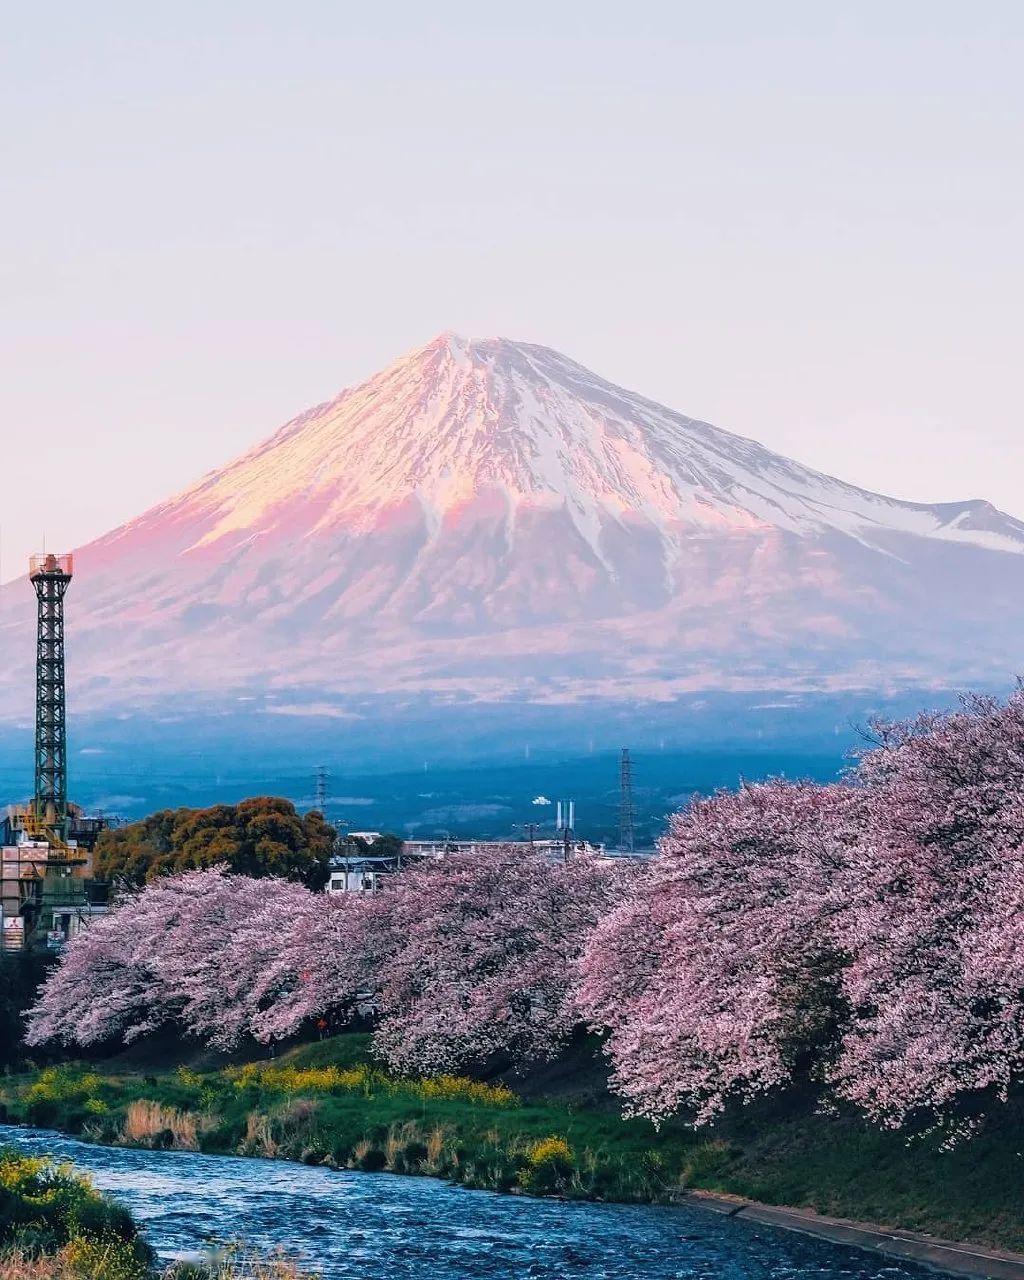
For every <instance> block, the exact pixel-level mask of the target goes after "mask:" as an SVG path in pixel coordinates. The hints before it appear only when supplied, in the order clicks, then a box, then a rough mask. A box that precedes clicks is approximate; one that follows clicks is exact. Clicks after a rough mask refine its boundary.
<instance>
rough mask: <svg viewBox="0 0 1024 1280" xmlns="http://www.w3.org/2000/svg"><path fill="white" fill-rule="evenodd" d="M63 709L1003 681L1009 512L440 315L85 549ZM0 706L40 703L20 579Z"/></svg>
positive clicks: (1020, 629)
mask: <svg viewBox="0 0 1024 1280" xmlns="http://www.w3.org/2000/svg"><path fill="white" fill-rule="evenodd" d="M75 556H76V566H75V581H74V583H73V585H72V589H71V593H70V594H69V597H68V614H69V624H68V630H69V639H68V652H69V673H70V677H71V683H72V694H73V696H74V698H76V699H77V700H78V703H77V705H81V706H87V707H91V708H96V709H98V708H105V709H114V708H116V707H118V706H130V705H139V704H140V702H142V703H145V702H146V701H147V700H149V699H153V698H165V697H169V698H174V699H176V700H177V701H178V703H179V704H180V705H185V706H187V705H188V702H189V699H192V698H197V699H202V700H204V702H206V703H209V702H210V701H211V700H212V701H213V702H214V703H216V702H217V701H218V700H224V701H225V703H233V702H235V701H237V700H238V699H239V698H242V699H245V698H251V697H256V696H259V697H261V698H262V697H269V698H271V699H274V700H276V701H277V703H278V705H279V707H280V708H281V709H295V710H297V711H306V712H309V713H311V714H312V713H316V712H318V713H320V714H332V715H333V714H343V712H341V711H340V710H339V708H342V707H343V706H344V705H345V700H346V699H347V698H350V697H358V696H360V695H363V694H367V693H387V694H391V695H397V696H406V697H424V696H425V697H429V698H432V699H439V700H441V701H444V700H445V699H455V698H458V699H466V698H469V699H471V700H475V701H477V702H481V701H484V702H487V701H491V702H493V701H501V700H504V699H509V698H514V699H527V700H530V701H534V702H537V703H549V704H564V703H567V702H574V701H580V700H590V699H602V700H613V701H620V702H625V701H629V702H631V703H636V702H647V701H667V700H671V699H673V698H675V697H678V696H680V695H683V694H693V693H695V692H698V691H702V690H708V691H770V690H775V691H785V692H787V693H790V694H791V693H794V692H813V691H831V692H833V693H834V692H836V691H842V690H867V691H870V690H877V689H891V688H896V687H899V688H909V687H916V686H925V687H927V686H932V687H938V686H942V687H948V686H949V685H951V684H952V685H967V684H969V685H979V686H993V685H996V684H1006V683H1007V682H1008V680H1009V679H1010V678H1011V676H1012V674H1013V673H1014V672H1015V671H1016V670H1017V669H1018V668H1019V667H1020V666H1021V662H1022V655H1024V524H1022V523H1021V522H1020V521H1018V520H1015V519H1013V518H1012V517H1010V516H1008V515H1005V514H1004V513H1002V512H1000V511H998V510H997V509H996V508H994V507H993V506H992V505H990V504H989V503H987V502H984V501H979V500H972V501H965V502H954V503H936V504H922V503H913V502H902V501H898V500H896V499H894V498H888V497H883V496H880V495H878V494H875V493H870V492H867V491H865V490H863V489H860V488H856V487H855V486H853V485H849V484H845V483H843V482H842V481H840V480H837V479H834V478H832V477H830V476H827V475H823V474H821V473H819V472H817V471H814V470H811V469H810V468H808V467H804V466H801V465H799V464H798V463H796V462H793V461H790V460H788V459H786V458H784V457H781V456H780V455H778V454H775V453H773V452H771V451H770V450H768V449H766V448H764V447H762V446H761V445H759V444H756V443H755V442H753V441H751V440H747V439H743V438H741V437H739V436H736V435H732V434H730V433H729V432H727V431H724V430H721V429H719V428H717V427H713V426H710V425H708V424H707V423H704V422H698V421H695V420H694V419H692V418H687V417H685V416H683V415H682V414H680V413H676V412H674V411H672V410H670V409H666V408H663V407H662V406H660V405H658V404H655V403H654V402H652V401H650V400H647V399H645V398H644V397H642V396H640V395H637V394H635V393H633V392H631V391H626V390H623V389H622V388H621V387H617V386H614V385H612V384H611V383H609V382H606V381H605V380H604V379H602V378H600V377H598V376H597V375H596V374H593V373H591V372H589V371H588V370H587V369H585V368H583V367H582V366H581V365H579V364H576V363H575V362H573V361H572V360H570V359H567V358H566V357H565V356H562V355H559V354H558V353H557V352H555V351H552V350H549V349H548V348H545V347H541V346H534V345H530V344H528V343H523V342H512V341H508V340H505V339H482V340H466V339H463V338H459V337H456V336H455V335H453V334H450V333H446V334H443V335H441V336H440V337H438V338H436V339H435V340H434V341H433V342H431V343H429V344H428V345H427V346H424V347H422V348H420V349H418V350H416V351H413V352H411V353H410V354H408V355H406V356H404V357H402V358H401V359H399V360H397V361H396V362H395V363H393V364H391V365H390V366H389V367H387V368H386V369H384V370H383V371H382V372H381V373H379V374H377V375H376V376H375V377H373V378H371V379H369V380H368V381H366V382H364V383H362V384H361V385H359V386H355V387H351V388H349V389H347V390H345V391H343V392H342V393H341V394H340V395H338V396H337V397H336V398H335V399H333V400H330V401H328V402H326V403H324V404H321V405H318V406H316V407H315V408H313V409H309V410H307V411H306V412H305V413H302V414H300V416H299V417H297V418H294V419H293V420H292V421H291V422H288V423H287V424H285V425H284V426H283V427H282V428H281V429H280V430H279V431H278V432H277V433H276V434H275V435H273V436H271V437H270V438H269V439H268V440H266V441H264V442H263V443H262V444H259V445H257V446H256V447H255V448H254V449H252V450H251V451H250V452H248V453H246V454H245V455H244V456H242V457H240V458H238V459H237V460H235V461H234V462H231V463H230V464H228V465H227V466H225V467H223V468H221V469H220V470H217V471H214V472H211V473H210V474H208V475H207V476H205V477H203V478H202V479H201V480H200V481H199V482H198V483H197V484H195V485H193V486H192V487H191V488H189V489H187V490H186V491H185V492H183V493H180V494H178V495H177V496H176V497H173V498H170V499H169V500H168V501H166V502H164V503H162V504H160V505H159V506H157V507H154V508H153V509H152V510H150V511H147V512H146V513H145V514H143V515H141V516H140V517H139V518H138V519H135V520H132V521H131V522H129V523H128V524H125V525H123V526H122V527H120V528H118V529H115V530H114V531H113V532H111V533H109V534H107V535H106V536H104V537H102V538H100V539H98V540H97V541H95V542H93V543H90V544H89V545H88V546H85V547H82V548H80V549H79V550H78V551H77V552H76V553H75ZM3 597H4V598H3V601H2V605H3V614H2V617H3V623H2V630H0V637H2V644H3V652H4V653H5V655H6V656H7V658H8V662H7V666H6V669H5V671H4V673H3V674H2V676H0V702H2V705H3V706H4V708H5V710H7V711H15V710H16V711H18V712H19V713H21V714H24V713H25V712H26V711H27V710H28V708H29V705H30V698H31V681H30V668H31V662H32V658H33V653H34V647H33V643H32V625H33V624H32V616H33V615H32V608H33V605H34V601H33V600H32V593H31V591H30V589H29V588H28V586H27V584H26V583H25V582H24V581H22V582H19V583H14V584H10V585H8V587H7V588H5V589H4V592H3Z"/></svg>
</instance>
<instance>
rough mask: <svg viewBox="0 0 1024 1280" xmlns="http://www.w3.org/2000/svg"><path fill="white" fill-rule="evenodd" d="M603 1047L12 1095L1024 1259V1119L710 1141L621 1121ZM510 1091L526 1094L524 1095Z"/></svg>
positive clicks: (147, 1131) (328, 1152)
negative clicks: (932, 1138)
mask: <svg viewBox="0 0 1024 1280" xmlns="http://www.w3.org/2000/svg"><path fill="white" fill-rule="evenodd" d="M602 1079H603V1070H602V1063H601V1059H600V1055H599V1052H598V1051H597V1049H596V1047H595V1046H594V1045H593V1043H586V1044H583V1043H581V1044H577V1045H576V1046H575V1047H574V1049H573V1051H572V1052H571V1053H570V1054H569V1055H567V1057H566V1058H565V1059H563V1060H562V1061H561V1062H560V1063H556V1064H552V1065H549V1066H547V1067H545V1068H543V1069H541V1070H538V1071H537V1072H536V1073H534V1074H533V1075H531V1076H527V1077H525V1078H523V1079H519V1080H517V1079H516V1078H514V1077H506V1078H504V1079H503V1080H501V1081H496V1080H491V1081H488V1082H470V1081H466V1080H460V1079H458V1078H449V1080H448V1081H447V1082H446V1083H442V1084H440V1085H435V1084H431V1083H428V1082H424V1081H419V1080H400V1079H396V1078H395V1077H392V1076H389V1075H387V1074H386V1073H384V1072H382V1071H381V1070H380V1069H379V1067H377V1066H374V1065H372V1064H371V1062H370V1059H369V1042H368V1037H366V1036H363V1035H357V1034H347V1035H342V1036H336V1037H334V1038H332V1039H328V1040H324V1041H321V1042H319V1043H315V1044H308V1045H303V1046H299V1047H297V1048H294V1049H291V1050H290V1051H288V1052H286V1053H284V1054H282V1055H281V1056H280V1057H278V1058H276V1059H274V1060H272V1061H270V1062H262V1063H259V1064H252V1065H250V1066H248V1067H247V1066H245V1065H244V1064H235V1065H229V1066H217V1065H215V1064H212V1063H210V1062H206V1063H203V1064H202V1065H201V1067H199V1068H193V1067H188V1066H186V1067H180V1068H177V1069H171V1068H164V1069H160V1070H158V1071H155V1072H150V1073H148V1074H147V1073H145V1071H144V1070H140V1069H138V1068H137V1067H135V1066H133V1065H132V1064H131V1063H130V1061H127V1060H126V1061H122V1062H120V1063H118V1062H117V1061H114V1062H112V1063H108V1064H106V1065H105V1066H104V1067H102V1068H98V1067H95V1066H91V1067H83V1066H74V1065H69V1066H65V1067H61V1068H56V1069H52V1068H51V1069H49V1070H47V1071H44V1072H41V1073H35V1074H34V1075H30V1076H20V1077H10V1078H8V1080H7V1082H6V1084H3V1085H0V1108H4V1109H6V1113H7V1115H8V1117H9V1118H10V1119H14V1120H20V1121H28V1122H30V1123H33V1124H37V1125H40V1126H49V1127H54V1128H59V1129H63V1130H66V1131H68V1132H73V1133H79V1134H82V1135H83V1136H85V1137H87V1138H90V1139H92V1140H94V1141H100V1142H120V1141H131V1142H133V1143H136V1144H142V1145H151V1146H177V1147H186V1148H195V1149H202V1150H205V1151H211V1152H225V1153H235V1154H243V1155H245V1154H248V1155H262V1156H275V1157H281V1158H287V1159H293V1160H301V1161H305V1162H307V1163H325V1164H328V1165H332V1166H335V1167H338V1168H354V1169H364V1170H380V1169H387V1170H391V1171H393V1172H397V1173H406V1172H409V1173H425V1174H431V1175H434V1176H438V1177H443V1178H447V1179H450V1180H452V1181H457V1182H460V1183H463V1184H464V1185H467V1186H470V1187H483V1188H488V1189H491V1190H505V1191H528V1192H531V1193H534V1194H557V1195H563V1196H568V1197H578V1198H598V1199H609V1200H612V1199H614V1200H624V1201H664V1200H671V1199H672V1198H673V1197H674V1196H676V1195H678V1193H679V1192H680V1190H681V1189H684V1188H694V1189H704V1190H710V1191H720V1192H725V1193H729V1194H735V1195H741V1196H746V1197H749V1198H751V1199H755V1200H761V1201H765V1202H768V1203H775V1204H786V1205H795V1206H802V1207H809V1208H813V1209H815V1210H817V1211H818V1212H821V1213H828V1214H833V1215H836V1216H839V1217H848V1218H855V1219H860V1220H863V1221H867V1222H874V1223H878V1224H883V1225H888V1226H896V1227H903V1228H906V1229H910V1230H917V1231H925V1232H929V1233H931V1234H933V1235H936V1236H943V1237H947V1238H951V1239H956V1240H971V1241H975V1242H978V1243H983V1244H990V1245H995V1246H1002V1247H1005V1248H1011V1249H1024V1195H1022V1191H1024V1180H1022V1172H1024V1159H1022V1156H1021V1151H1022V1150H1024V1111H1022V1108H1021V1106H1020V1104H1019V1103H1011V1104H1010V1105H1008V1106H1006V1107H1004V1108H1003V1109H1002V1113H1001V1114H1000V1116H999V1118H998V1123H992V1124H990V1126H989V1128H988V1129H986V1130H983V1131H982V1132H981V1133H980V1134H978V1135H977V1136H976V1137H975V1138H974V1139H973V1140H972V1141H970V1142H968V1143H965V1144H964V1145H963V1146H961V1147H958V1148H955V1149H954V1150H952V1151H943V1150H941V1149H940V1148H939V1147H938V1145H937V1144H931V1145H930V1144H929V1143H927V1142H924V1141H921V1142H917V1143H914V1144H913V1145H908V1144H907V1143H906V1141H905V1139H903V1138H902V1137H900V1136H899V1135H897V1134H891V1133H881V1132H878V1131H876V1130H873V1129H871V1128H869V1127H868V1126H866V1125H865V1124H864V1123H863V1122H862V1121H860V1120H859V1119H857V1118H856V1117H854V1116H853V1115H838V1116H824V1115H820V1114H818V1113H817V1112H816V1111H815V1108H814V1103H813V1099H810V1098H807V1097H796V1096H792V1097H787V1098H783V1099H780V1100H775V1101H773V1102H770V1103H769V1102H765V1103H762V1104H760V1105H758V1106H754V1107H749V1108H745V1109H742V1110H738V1111H736V1112H735V1113H733V1114H730V1115H728V1116H727V1117H726V1118H725V1119H724V1120H723V1121H722V1122H721V1123H720V1124H718V1125H717V1126H716V1127H715V1128H714V1129H711V1130H708V1129H702V1130H697V1131H694V1130H692V1129H690V1128H688V1127H687V1126H686V1125H685V1124H684V1123H682V1122H681V1121H678V1120H675V1121H672V1122H670V1123H668V1124H666V1125H665V1126H663V1127H662V1129H661V1130H660V1131H656V1130H655V1129H654V1127H653V1126H652V1125H651V1124H649V1123H648V1122H646V1121H641V1120H629V1121H627V1120H623V1119H622V1118H621V1116H620V1114H619V1111H618V1107H617V1104H616V1103H615V1101H614V1100H613V1099H610V1098H609V1097H608V1096H607V1093H606V1092H604V1090H603V1088H602V1087H601V1081H602ZM510 1089H511V1091H512V1092H511V1093H510Z"/></svg>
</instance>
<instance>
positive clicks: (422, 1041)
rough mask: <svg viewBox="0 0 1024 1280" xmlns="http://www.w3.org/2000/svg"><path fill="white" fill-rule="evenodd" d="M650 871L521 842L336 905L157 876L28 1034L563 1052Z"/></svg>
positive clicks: (68, 973)
mask: <svg viewBox="0 0 1024 1280" xmlns="http://www.w3.org/2000/svg"><path fill="white" fill-rule="evenodd" d="M636 876H637V873H636V871H635V870H634V869H632V868H629V867H625V866H610V865H608V864H606V863H600V862H597V861H595V860H592V859H577V860H573V861H570V862H568V863H558V864H550V863H548V862H546V861H545V860H544V859H542V858H540V857H538V856H535V855H530V854H524V853H523V852H522V851H521V850H516V849H513V848H506V849H501V850H498V851H497V852H495V853H492V854H489V855H487V856H482V857H475V856H470V855H455V856H452V857H449V858H446V859H445V860H444V861H443V862H441V863H427V864H425V865H421V866H418V867H414V868H411V869H409V870H407V871H405V872H403V873H402V874H401V875H396V876H393V877H391V878H390V880H389V882H388V885H387V889H386V890H385V891H383V892H381V893H379V894H375V895H367V894H340V895H328V894H323V893H319V894H316V893H311V892H310V891H309V890H307V889H306V888H304V887H303V886H302V885H298V884H295V883H291V882H287V881H283V880H273V879H263V880H254V879H251V878H249V877H247V876H238V875H232V874H230V873H228V872H227V871H226V870H224V869H222V868H214V869H211V870H208V871H192V872H188V873H186V874H185V875H181V876H175V877H167V878H164V879H160V880H156V881H154V882H152V883H151V884H149V885H147V886H146V887H145V888H144V889H142V890H141V891H139V892H137V893H135V894H132V895H130V896H128V897H125V898H123V899H122V900H121V902H120V904H119V905H118V906H117V907H116V908H115V909H114V910H112V911H111V912H109V913H108V914H107V915H105V916H103V917H101V918H100V919H98V920H97V921H96V922H95V923H94V924H93V925H92V926H91V927H90V928H89V930H88V931H86V932H84V933H83V934H81V935H80V936H79V937H77V938H76V939H75V940H74V941H73V942H72V943H71V944H70V946H69V947H68V948H67V949H66V951H65V952H64V954H63V956H62V957H61V960H60V963H59V965H58V966H57V968H56V969H55V970H54V971H53V972H52V974H51V976H50V977H49V979H48V980H47V982H46V983H45V985H44V987H43V989H42V993H41V996H40V999H39V1001H38V1002H37V1004H36V1006H35V1008H34V1009H33V1010H32V1012H31V1013H30V1015H29V1022H30V1026H29V1032H28V1040H29V1043H30V1044H41V1043H44V1042H46V1041H49V1040H58V1041H63V1042H64V1043H65V1044H68V1045H75V1044H77V1045H83V1046H85V1045H93V1044H103V1043H108V1042H111V1041H115V1042H125V1043H130V1042H131V1041H132V1040H135V1039H137V1038H138V1037H140V1036H144V1035H147V1034H149V1033H150V1032H152V1031H155V1030H156V1029H158V1028H160V1027H163V1026H166V1025H168V1024H172V1025H175V1026H177V1027H179V1028H181V1029H182V1030H183V1031H184V1032H185V1033H187V1034H189V1035H192V1036H195V1037H197V1038H199V1039H201V1040H204V1041H206V1042H207V1043H209V1044H212V1045H214V1046H216V1047H218V1048H223V1049H226V1048H231V1047H233V1046H235V1045H237V1044H238V1043H239V1042H240V1041H241V1040H243V1039H244V1038H245V1037H253V1038H255V1039H257V1040H260V1041H264V1042H268V1041H271V1040H274V1039H280V1038H286V1037H288V1036H291V1035H293V1034H295V1033H296V1032H298V1031H299V1030H301V1029H302V1028H303V1027H304V1026H306V1025H309V1024H310V1023H315V1022H318V1021H320V1020H324V1021H325V1022H327V1024H328V1025H331V1026H337V1025H339V1024H341V1023H343V1022H344V1021H346V1020H348V1019H349V1018H351V1017H352V1016H353V1015H356V1014H364V1015H372V1018H373V1025H374V1039H375V1045H376V1049H377V1051H378V1052H379V1054H380V1055H381V1057H383V1058H384V1059H385V1060H386V1061H387V1062H388V1063H390V1064H391V1066H393V1067H394V1068H395V1069H397V1070H400V1071H408V1072H413V1071H419V1072H425V1073H439V1072H443V1071H448V1070H453V1069H457V1068H459V1067H464V1066H466V1065H468V1064H471V1063H480V1062H482V1061H485V1060H487V1059H488V1058H490V1057H491V1056H492V1055H495V1054H505V1055H508V1056H511V1057H512V1058H514V1059H516V1060H529V1059H533V1058H537V1057H544V1056H547V1055H550V1054H552V1053H554V1052H555V1051H556V1050H557V1048H558V1046H559V1045H560V1044H561V1043H562V1041H563V1040H564V1038H565V1037H566V1036H567V1035H569V1034H570V1033H571V1032H572V1030H573V1029H574V1028H575V1027H576V1026H578V1025H579V1024H580V1023H581V1021H582V1019H583V1015H582V1012H581V1009H580V1006H579V1003H578V998H577V997H578V991H579V981H578V977H577V974H578V970H579V963H580V959H581V956H582V952H583V949H584V947H585V945H586V942H587V940H588V938H589V937H590V936H591V934H592V933H593V931H594V929H595V928H596V926H597V924H598V921H599V920H601V919H602V918H603V917H604V916H605V915H606V914H607V913H608V912H609V911H610V910H611V908H612V907H613V906H614V905H615V903H616V902H618V901H620V900H622V898H623V897H624V896H625V892H626V884H627V882H628V881H630V880H633V879H635V878H636Z"/></svg>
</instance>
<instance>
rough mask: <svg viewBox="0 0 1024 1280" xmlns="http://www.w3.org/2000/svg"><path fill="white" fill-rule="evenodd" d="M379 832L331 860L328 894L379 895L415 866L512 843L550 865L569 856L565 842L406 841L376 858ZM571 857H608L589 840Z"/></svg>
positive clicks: (571, 847) (577, 843) (575, 844)
mask: <svg viewBox="0 0 1024 1280" xmlns="http://www.w3.org/2000/svg"><path fill="white" fill-rule="evenodd" d="M379 834H380V833H379V832H352V833H351V835H352V836H353V837H355V836H358V837H359V839H360V840H361V841H362V843H363V844H365V845H367V846H368V848H366V849H365V850H364V849H353V850H352V852H346V853H339V854H335V856H334V857H333V858H332V859H331V864H330V876H329V878H328V881H327V892H328V893H375V892H376V891H377V889H379V888H380V884H381V880H382V878H384V877H387V876H389V875H394V873H395V872H396V871H401V870H402V868H403V867H407V866H409V865H411V864H412V863H415V862H423V861H424V860H428V859H429V860H436V859H441V858H446V857H450V856H451V855H452V854H453V853H463V854H474V853H486V852H488V851H489V850H492V849H507V848H508V847H509V844H510V843H515V845H516V846H517V847H519V848H521V849H522V851H523V853H524V854H538V855H540V856H541V857H543V858H546V859H547V860H548V861H550V862H561V861H562V860H563V859H564V858H565V856H566V848H567V846H566V844H565V842H564V841H562V840H533V841H530V842H527V841H517V842H510V841H508V840H406V841H405V842H404V843H403V844H402V847H401V849H400V850H398V851H395V852H394V853H387V854H375V853H374V852H373V841H372V840H368V839H367V837H368V836H371V835H372V836H374V837H375V838H379ZM568 855H569V857H580V856H588V857H597V858H601V857H606V856H607V855H606V854H605V850H604V846H603V845H595V844H591V843H590V842H589V841H587V840H578V839H574V840H571V841H570V842H569V844H568Z"/></svg>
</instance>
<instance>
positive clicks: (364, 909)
mask: <svg viewBox="0 0 1024 1280" xmlns="http://www.w3.org/2000/svg"><path fill="white" fill-rule="evenodd" d="M380 915H381V912H380V907H379V901H378V899H377V898H376V897H375V896H374V895H372V894H361V893H345V894H318V895H313V894H305V896H304V897H302V898H299V896H298V895H296V896H295V900H294V901H293V902H291V903H289V904H288V910H287V911H286V912H282V910H281V904H279V903H278V902H276V901H271V902H267V903H266V904H265V905H264V906H263V907H262V909H261V910H260V911H258V912H257V913H256V914H255V915H253V916H251V917H250V918H249V919H248V920H247V921H246V922H245V923H244V925H243V926H242V928H241V929H240V930H239V931H238V933H237V934H236V936H235V938H234V939H233V941H232V945H231V948H230V949H229V951H228V953H227V966H228V969H229V970H231V969H235V970H236V971H237V972H238V973H240V974H244V975H245V976H244V978H243V979H242V980H241V982H240V983H239V984H238V992H237V1006H238V1010H239V1012H238V1015H237V1023H238V1026H239V1029H240V1032H239V1033H241V1029H243V1028H244V1030H245V1031H246V1032H248V1033H249V1034H251V1035H252V1036H253V1037H254V1038H255V1039H257V1040H260V1041H263V1042H268V1041H271V1040H280V1039H285V1038H287V1037H288V1036H292V1035H295V1034H296V1033H297V1032H299V1031H300V1030H301V1029H302V1027H303V1026H304V1025H306V1024H308V1023H310V1022H312V1021H314V1020H321V1019H323V1020H326V1021H327V1022H328V1024H329V1025H330V1026H332V1027H337V1026H338V1025H339V1024H342V1023H344V1022H346V1021H348V1020H349V1019H350V1018H351V1017H352V1016H353V1015H355V1014H366V1013H370V1012H371V1011H372V1008H373V1003H372V990H373V975H372V973H371V972H370V969H369V965H368V960H369V957H370V956H371V954H372V953H373V947H372V946H371V938H372V935H373V932H374V930H375V929H376V928H377V925H378V922H379V919H380Z"/></svg>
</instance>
